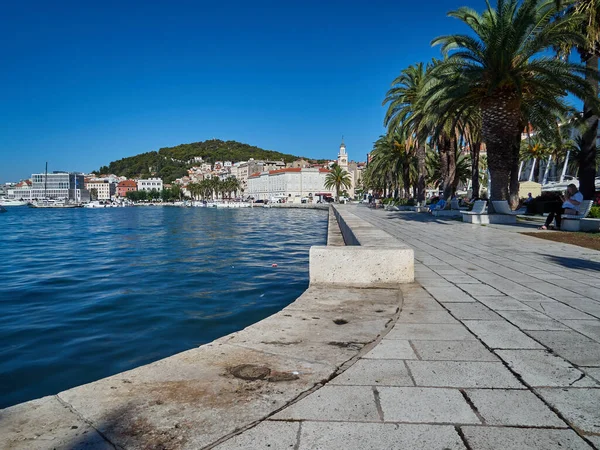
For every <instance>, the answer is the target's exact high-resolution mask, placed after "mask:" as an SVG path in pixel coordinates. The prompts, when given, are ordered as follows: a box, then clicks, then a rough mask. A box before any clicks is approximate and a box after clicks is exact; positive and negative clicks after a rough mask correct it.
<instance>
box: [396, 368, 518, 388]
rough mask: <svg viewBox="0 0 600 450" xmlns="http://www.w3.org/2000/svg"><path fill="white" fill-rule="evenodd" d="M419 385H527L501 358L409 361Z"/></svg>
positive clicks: (494, 386)
mask: <svg viewBox="0 0 600 450" xmlns="http://www.w3.org/2000/svg"><path fill="white" fill-rule="evenodd" d="M406 364H407V365H408V368H409V370H410V372H411V374H412V376H413V378H414V380H415V383H416V385H417V386H435V387H456V388H470V387H472V388H507V389H508V388H513V389H525V386H523V385H522V384H521V383H520V382H519V381H518V380H517V379H516V378H515V377H514V376H513V375H512V374H511V373H510V372H509V371H508V369H506V367H504V365H503V364H502V363H500V362H481V361H407V362H406Z"/></svg>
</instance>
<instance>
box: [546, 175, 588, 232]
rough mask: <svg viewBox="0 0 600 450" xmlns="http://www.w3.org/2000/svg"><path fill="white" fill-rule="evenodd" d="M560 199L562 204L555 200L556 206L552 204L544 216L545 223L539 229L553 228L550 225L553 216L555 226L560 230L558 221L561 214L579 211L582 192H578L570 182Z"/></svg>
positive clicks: (559, 221)
mask: <svg viewBox="0 0 600 450" xmlns="http://www.w3.org/2000/svg"><path fill="white" fill-rule="evenodd" d="M560 199H561V200H562V205H561V204H560V203H559V202H557V203H556V206H553V209H552V211H550V213H549V214H548V217H547V218H546V223H545V224H544V225H542V226H541V227H540V230H547V229H554V226H552V225H550V224H551V223H552V221H553V220H554V218H556V228H557V229H559V230H560V223H561V220H562V215H563V214H566V215H573V216H574V215H577V214H578V213H579V205H581V202H582V201H583V194H582V193H581V192H579V190H578V189H577V186H575V185H574V184H573V183H571V184H570V185H569V186H567V192H566V194H565V195H564V196H563V195H561V196H560Z"/></svg>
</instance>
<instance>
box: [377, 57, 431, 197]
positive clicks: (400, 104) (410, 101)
mask: <svg viewBox="0 0 600 450" xmlns="http://www.w3.org/2000/svg"><path fill="white" fill-rule="evenodd" d="M429 67H430V66H428V69H429ZM425 85H426V69H425V68H424V66H423V63H418V64H414V65H411V66H409V67H408V68H406V69H404V70H403V71H402V72H401V73H400V75H399V76H398V77H397V78H396V79H395V80H394V81H392V87H391V89H390V90H389V91H388V92H387V94H386V97H385V100H384V101H383V104H384V105H385V104H386V103H389V106H388V110H387V112H386V115H385V119H384V125H385V126H386V127H388V134H393V133H394V131H395V130H396V129H401V130H402V131H403V132H404V134H405V135H406V136H408V137H409V139H408V141H409V142H410V144H412V145H411V146H413V145H414V147H415V148H416V156H417V167H418V181H417V200H418V201H419V202H424V201H425V188H426V185H427V180H426V176H427V168H426V149H425V141H426V139H427V134H428V128H427V124H426V120H425V114H424V111H423V104H422V96H423V94H424V89H425ZM410 144H409V145H410ZM406 188H407V186H405V189H406Z"/></svg>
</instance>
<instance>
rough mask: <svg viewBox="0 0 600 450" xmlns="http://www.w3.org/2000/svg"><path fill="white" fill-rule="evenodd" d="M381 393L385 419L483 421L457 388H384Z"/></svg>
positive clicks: (456, 421)
mask: <svg viewBox="0 0 600 450" xmlns="http://www.w3.org/2000/svg"><path fill="white" fill-rule="evenodd" d="M378 392H379V397H380V401H381V409H382V410H383V417H384V420H385V421H386V422H412V423H417V422H425V423H481V422H480V420H479V419H478V418H477V415H476V414H475V413H474V412H473V410H472V409H471V407H470V406H469V404H468V403H467V401H466V400H465V398H464V397H463V396H462V394H461V393H460V391H458V390H456V389H433V388H419V387H406V388H402V387H381V388H378Z"/></svg>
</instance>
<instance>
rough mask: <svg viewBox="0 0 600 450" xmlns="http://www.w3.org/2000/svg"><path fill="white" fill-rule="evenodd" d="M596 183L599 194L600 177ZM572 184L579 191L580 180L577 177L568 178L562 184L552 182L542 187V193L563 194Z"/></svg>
mask: <svg viewBox="0 0 600 450" xmlns="http://www.w3.org/2000/svg"><path fill="white" fill-rule="evenodd" d="M594 182H595V183H594V184H595V186H596V192H599V191H600V177H596V179H595V180H594ZM570 184H574V185H575V186H577V188H578V189H579V180H578V179H577V178H575V177H571V176H566V177H565V178H564V180H563V182H562V183H561V182H558V181H551V182H549V183H546V184H544V185H542V191H543V192H562V191H566V190H567V187H568V186H569V185H570Z"/></svg>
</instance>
